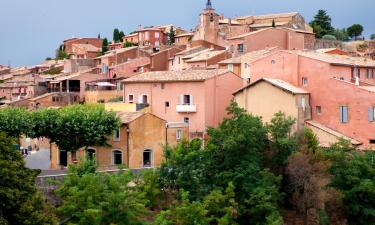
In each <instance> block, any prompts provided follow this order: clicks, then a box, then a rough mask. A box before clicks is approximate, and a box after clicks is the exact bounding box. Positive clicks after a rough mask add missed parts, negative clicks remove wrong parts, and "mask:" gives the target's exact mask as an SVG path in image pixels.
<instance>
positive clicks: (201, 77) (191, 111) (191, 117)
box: [123, 70, 242, 138]
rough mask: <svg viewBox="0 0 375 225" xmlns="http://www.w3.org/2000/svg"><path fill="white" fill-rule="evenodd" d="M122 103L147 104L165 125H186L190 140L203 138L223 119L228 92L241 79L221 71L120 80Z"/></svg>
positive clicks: (237, 84)
mask: <svg viewBox="0 0 375 225" xmlns="http://www.w3.org/2000/svg"><path fill="white" fill-rule="evenodd" d="M123 84H124V102H126V103H133V104H134V103H142V104H149V105H150V110H151V112H152V113H153V114H155V115H156V116H158V117H160V118H163V119H165V120H166V121H168V122H186V123H189V130H190V138H194V137H199V138H204V135H205V132H206V129H207V128H208V127H215V126H217V125H218V124H219V123H220V122H221V121H222V120H223V118H225V117H226V116H227V114H226V108H227V106H229V104H230V101H231V99H232V93H233V92H234V91H235V90H238V89H239V88H241V87H242V79H241V78H239V77H238V76H236V75H234V74H233V73H231V72H227V71H225V70H184V71H160V72H149V73H143V74H139V75H135V76H133V77H131V78H128V79H126V80H124V81H123Z"/></svg>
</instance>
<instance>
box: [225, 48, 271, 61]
mask: <svg viewBox="0 0 375 225" xmlns="http://www.w3.org/2000/svg"><path fill="white" fill-rule="evenodd" d="M277 49H278V48H277V47H273V48H266V49H262V50H259V51H253V52H249V53H246V54H243V55H241V56H239V57H234V58H230V59H226V60H223V61H221V62H219V64H240V63H241V62H242V61H246V63H252V62H255V61H257V60H258V59H261V58H264V57H267V56H269V55H271V54H272V53H273V52H275V51H276V50H277Z"/></svg>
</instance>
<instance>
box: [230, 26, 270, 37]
mask: <svg viewBox="0 0 375 225" xmlns="http://www.w3.org/2000/svg"><path fill="white" fill-rule="evenodd" d="M269 29H276V28H273V27H270V28H264V29H260V30H257V31H252V32H248V33H244V34H240V35H237V36H234V37H231V38H228V40H234V39H240V38H244V37H247V36H250V35H254V34H258V33H261V32H263V31H266V30H269Z"/></svg>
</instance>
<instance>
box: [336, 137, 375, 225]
mask: <svg viewBox="0 0 375 225" xmlns="http://www.w3.org/2000/svg"><path fill="white" fill-rule="evenodd" d="M349 145H350V144H349V143H347V142H342V143H340V144H338V145H334V146H332V147H331V148H330V149H329V152H330V153H331V155H333V157H331V159H332V162H333V165H332V167H331V169H330V171H331V174H332V182H331V186H332V187H334V188H336V189H337V190H338V191H340V192H341V193H342V195H343V202H344V205H345V206H346V215H347V218H348V221H349V223H350V224H358V225H365V224H375V205H374V202H375V163H374V162H373V158H374V155H373V152H368V153H360V152H358V151H356V149H355V148H352V147H350V146H349Z"/></svg>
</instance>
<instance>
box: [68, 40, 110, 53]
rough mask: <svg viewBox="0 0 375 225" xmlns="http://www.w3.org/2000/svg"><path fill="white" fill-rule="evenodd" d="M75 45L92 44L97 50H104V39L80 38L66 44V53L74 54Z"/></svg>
mask: <svg viewBox="0 0 375 225" xmlns="http://www.w3.org/2000/svg"><path fill="white" fill-rule="evenodd" d="M73 44H91V45H93V46H95V47H97V48H102V45H103V39H100V38H79V39H72V40H68V41H65V42H64V45H65V52H67V53H73Z"/></svg>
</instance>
